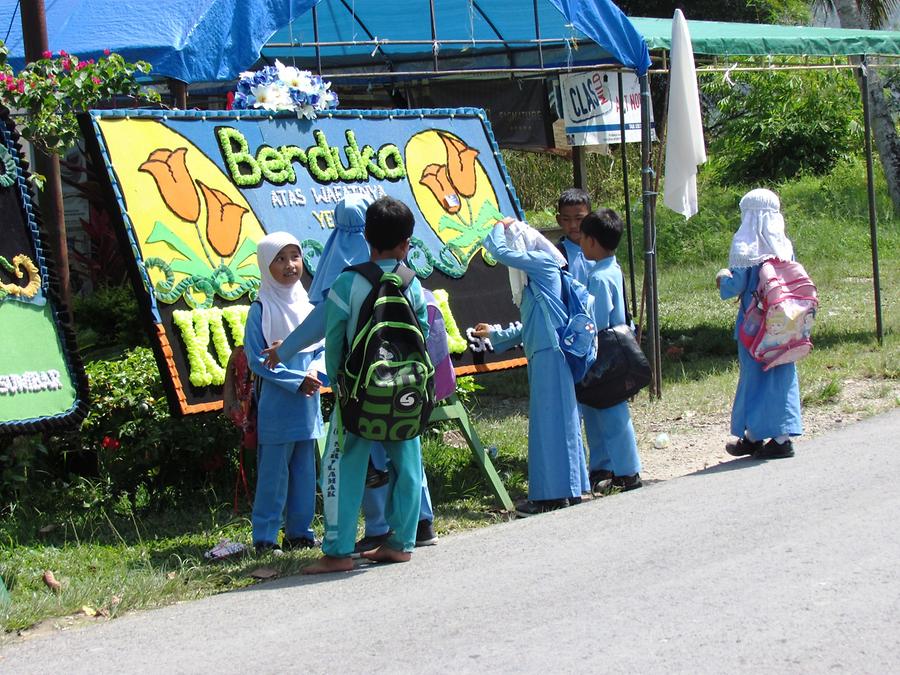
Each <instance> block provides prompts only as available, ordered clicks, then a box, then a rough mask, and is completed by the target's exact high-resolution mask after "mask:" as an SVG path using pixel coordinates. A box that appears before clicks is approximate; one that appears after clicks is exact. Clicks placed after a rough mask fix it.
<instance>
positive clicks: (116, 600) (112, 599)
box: [109, 595, 122, 607]
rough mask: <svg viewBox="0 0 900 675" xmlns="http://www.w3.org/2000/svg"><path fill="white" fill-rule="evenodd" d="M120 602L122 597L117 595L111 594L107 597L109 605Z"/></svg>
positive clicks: (113, 605) (112, 605)
mask: <svg viewBox="0 0 900 675" xmlns="http://www.w3.org/2000/svg"><path fill="white" fill-rule="evenodd" d="M120 602H122V598H120V597H119V596H118V595H114V596H112V597H111V598H110V599H109V606H110V607H115V606H116V605H118V604H119V603H120Z"/></svg>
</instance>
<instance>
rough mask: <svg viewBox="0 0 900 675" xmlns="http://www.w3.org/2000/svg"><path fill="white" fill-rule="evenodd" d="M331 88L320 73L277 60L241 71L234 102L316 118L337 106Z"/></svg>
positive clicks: (241, 107) (244, 107)
mask: <svg viewBox="0 0 900 675" xmlns="http://www.w3.org/2000/svg"><path fill="white" fill-rule="evenodd" d="M330 89H331V83H329V82H326V81H325V80H323V79H322V78H321V77H319V76H318V75H313V74H312V73H311V72H309V71H308V70H300V69H299V68H294V67H293V66H286V65H284V64H283V63H282V62H281V61H278V60H276V61H275V65H274V66H266V67H265V68H260V69H259V70H257V71H255V72H254V71H252V70H249V71H247V72H243V73H241V75H240V79H239V80H238V83H237V89H236V90H235V92H234V101H233V102H232V104H231V105H232V108H233V109H235V110H252V109H254V108H262V109H264V110H290V111H292V112H296V113H297V117H303V118H306V119H308V120H312V119H315V118H316V113H319V112H322V111H323V110H330V109H331V108H336V107H337V104H338V97H337V94H335V93H334V92H333V91H331V90H330Z"/></svg>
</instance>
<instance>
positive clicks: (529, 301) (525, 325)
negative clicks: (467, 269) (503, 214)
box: [483, 223, 568, 358]
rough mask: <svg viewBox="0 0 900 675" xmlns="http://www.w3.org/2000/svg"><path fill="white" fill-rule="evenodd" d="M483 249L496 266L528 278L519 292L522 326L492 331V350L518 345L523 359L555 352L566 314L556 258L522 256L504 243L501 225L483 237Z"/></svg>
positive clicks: (542, 254)
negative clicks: (513, 269)
mask: <svg viewBox="0 0 900 675" xmlns="http://www.w3.org/2000/svg"><path fill="white" fill-rule="evenodd" d="M483 246H484V248H485V249H486V250H487V251H488V253H490V254H491V255H492V256H494V258H496V259H497V260H498V261H499V262H501V263H503V264H504V265H506V266H507V267H513V268H515V269H519V270H522V271H523V272H525V274H527V275H528V285H527V286H525V289H524V290H523V291H522V303H521V305H520V307H519V311H520V313H521V315H522V326H521V328H507V329H502V330H498V331H493V332H492V333H491V344H492V345H493V346H494V350H495V351H498V352H502V351H505V350H506V349H509V348H511V347H514V346H515V345H517V344H519V342H521V343H522V346H523V347H524V348H525V357H526V358H531V355H532V354H534V353H535V352H537V351H540V350H541V349H557V350H558V349H559V338H558V337H557V333H556V329H557V328H559V327H561V326H563V325H565V323H566V321H567V320H568V313H567V312H566V306H565V305H564V304H563V301H562V282H561V280H560V276H559V264H558V263H557V262H556V258H554V257H553V256H552V255H550V254H549V253H546V252H544V251H527V252H522V251H516V250H514V249H511V248H510V247H509V246H508V245H507V243H506V232H505V231H504V227H503V225H502V223H497V224H496V225H495V226H494V229H493V230H492V231H491V232H490V234H488V236H487V237H485V239H484V242H483ZM542 306H543V309H542ZM545 310H546V311H545Z"/></svg>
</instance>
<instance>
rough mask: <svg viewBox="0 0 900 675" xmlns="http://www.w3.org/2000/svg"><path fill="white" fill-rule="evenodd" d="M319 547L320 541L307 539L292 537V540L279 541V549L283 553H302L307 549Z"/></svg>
mask: <svg viewBox="0 0 900 675" xmlns="http://www.w3.org/2000/svg"><path fill="white" fill-rule="evenodd" d="M321 545H322V542H321V541H319V540H318V539H310V538H309V537H294V538H293V539H288V538H287V537H285V538H284V539H282V540H281V548H282V549H284V550H285V551H302V550H303V549H307V548H319V546H321Z"/></svg>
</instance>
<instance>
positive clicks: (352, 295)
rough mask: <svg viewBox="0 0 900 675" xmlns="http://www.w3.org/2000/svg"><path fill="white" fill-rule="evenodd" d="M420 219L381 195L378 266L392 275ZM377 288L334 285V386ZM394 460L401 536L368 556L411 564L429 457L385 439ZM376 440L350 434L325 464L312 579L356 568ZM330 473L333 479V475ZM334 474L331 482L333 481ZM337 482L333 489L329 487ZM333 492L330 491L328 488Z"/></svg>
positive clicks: (421, 315)
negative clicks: (318, 554) (321, 530)
mask: <svg viewBox="0 0 900 675" xmlns="http://www.w3.org/2000/svg"><path fill="white" fill-rule="evenodd" d="M413 225H414V218H413V214H412V212H411V211H410V210H409V207H407V206H406V205H405V204H404V203H403V202H401V201H398V200H396V199H394V198H392V197H382V198H381V199H378V200H377V201H375V202H374V203H373V204H372V205H371V206H370V207H369V208H368V209H367V211H366V224H365V236H366V241H368V242H369V246H370V248H371V251H372V252H371V258H370V259H371V261H372V262H375V263H376V264H378V266H379V267H381V268H382V270H384V271H385V272H389V271H391V270H393V269H394V268H395V267H396V266H397V264H398V263H399V262H400V261H401V260H403V259H404V258H405V257H406V255H407V254H408V253H409V243H410V237H412V233H413ZM371 290H372V286H371V284H370V283H369V282H368V281H367V280H366V279H365V277H363V276H362V275H361V274H359V273H357V272H353V271H347V272H342V273H341V275H340V276H338V278H337V279H336V280H335V281H334V284H332V286H331V290H330V291H329V292H328V298H327V300H326V305H325V306H326V330H325V343H326V345H327V347H326V350H325V369H326V372H327V373H328V375H329V379H330V380H331V381H332V382H336V381H337V375H338V371H339V370H340V369H341V367H342V365H343V362H344V359H345V358H346V355H347V353H348V351H349V345H350V344H351V343H352V341H353V338H354V337H355V335H354V333H355V330H356V325H357V320H358V318H359V311H360V308H361V306H362V304H363V302H364V301H365V299H366V297H367V296H368V295H369V292H370V291H371ZM405 294H406V297H407V299H408V300H409V302H410V305H411V306H412V308H413V310H414V312H415V314H416V317H417V318H418V321H419V326H420V328H421V330H422V333H423V334H424V336H425V337H426V338H427V336H428V314H427V309H426V305H425V297H424V295H423V293H422V286H421V285H420V284H419V281H418V279H413V281H412V282H411V283H410V285H409V286H408V287H407V289H406V291H405ZM382 445H383V446H384V449H385V452H386V453H387V455H388V457H389V458H390V460H391V464H392V471H393V473H394V486H393V490H392V492H391V496H390V503H389V505H388V514H387V517H388V522H389V523H390V524H391V525H392V527H393V531H394V533H393V534H392V535H391V537H390V538H389V539H388V540H387V541H386V542H385V543H383V544H381V545H380V546H378V547H377V548H375V549H373V550H370V551H365V552H364V553H363V556H364V557H366V558H368V559H370V560H374V561H377V562H408V561H409V560H410V558H411V552H412V550H413V548H414V547H415V544H416V527H417V525H418V522H419V508H420V499H421V495H422V455H421V447H420V445H419V439H418V437H416V438H414V439H411V440H408V441H384V442H383V443H382ZM371 448H372V441H369V440H366V439H364V438H361V437H359V436H357V435H355V434H352V433H350V432H348V431H347V430H346V429H344V430H343V443H342V445H341V447H340V449H339V452H337V453H334V452H332V450H331V447H329V452H328V454H327V455H326V457H325V460H324V461H323V464H322V475H323V481H322V487H323V505H324V509H323V510H324V514H325V540H324V541H323V543H322V551H323V553H324V554H325V555H324V556H323V557H322V558H320V559H319V560H318V561H316V562H315V563H313V564H312V565H310V566H309V567H308V568H306V569H305V570H304V572H305V573H306V574H322V573H327V572H345V571H349V570H351V569H353V560H352V559H351V557H350V556H351V555H352V554H353V552H354V548H355V541H356V524H357V514H358V513H359V507H360V503H361V501H362V496H363V489H364V486H365V478H366V468H367V466H368V462H369V456H370V454H371ZM327 474H328V475H327ZM326 475H327V478H326ZM331 481H333V486H334V487H333V488H331V487H329V486H330V485H331V484H332V482H331ZM326 488H328V489H326Z"/></svg>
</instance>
